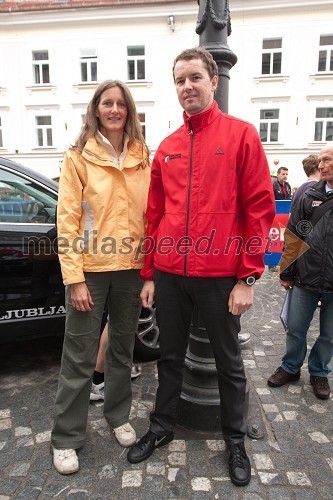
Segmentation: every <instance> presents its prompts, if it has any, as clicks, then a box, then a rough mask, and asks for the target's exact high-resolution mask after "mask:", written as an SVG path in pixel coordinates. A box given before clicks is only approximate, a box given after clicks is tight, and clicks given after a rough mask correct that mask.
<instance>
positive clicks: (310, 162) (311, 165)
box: [302, 155, 319, 177]
mask: <svg viewBox="0 0 333 500" xmlns="http://www.w3.org/2000/svg"><path fill="white" fill-rule="evenodd" d="M302 164H303V170H304V172H305V175H306V176H307V177H309V176H310V175H312V174H314V173H315V172H317V171H318V166H319V159H318V156H317V155H309V156H307V157H306V158H304V160H302Z"/></svg>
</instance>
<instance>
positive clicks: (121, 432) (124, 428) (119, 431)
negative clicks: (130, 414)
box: [113, 422, 136, 448]
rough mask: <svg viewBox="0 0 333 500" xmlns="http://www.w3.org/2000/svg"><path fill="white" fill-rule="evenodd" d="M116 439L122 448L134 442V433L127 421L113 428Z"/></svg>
mask: <svg viewBox="0 0 333 500" xmlns="http://www.w3.org/2000/svg"><path fill="white" fill-rule="evenodd" d="M113 432H114V435H115V436H116V440H117V441H118V443H119V444H120V446H122V447H123V448H129V447H130V446H133V444H135V443H136V433H135V430H134V429H133V427H132V426H131V424H130V423H129V422H126V424H123V425H120V426H119V427H116V428H115V429H113Z"/></svg>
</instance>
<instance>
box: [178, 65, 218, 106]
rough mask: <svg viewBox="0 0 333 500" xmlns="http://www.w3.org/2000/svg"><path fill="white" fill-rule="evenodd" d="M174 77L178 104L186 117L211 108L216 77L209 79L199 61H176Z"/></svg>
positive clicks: (205, 69)
mask: <svg viewBox="0 0 333 500" xmlns="http://www.w3.org/2000/svg"><path fill="white" fill-rule="evenodd" d="M174 77H175V84H176V90H177V96H178V100H179V103H180V105H181V106H182V108H183V109H184V110H185V113H186V114H187V115H188V116H192V115H196V114H197V113H201V112H202V111H206V110H207V109H209V108H210V107H211V105H212V103H213V100H214V92H215V90H216V87H217V82H218V77H217V76H213V78H210V76H209V73H208V70H207V68H206V66H205V64H204V62H203V61H202V60H201V59H191V60H189V61H187V60H185V59H183V60H180V61H177V63H176V65H175V68H174Z"/></svg>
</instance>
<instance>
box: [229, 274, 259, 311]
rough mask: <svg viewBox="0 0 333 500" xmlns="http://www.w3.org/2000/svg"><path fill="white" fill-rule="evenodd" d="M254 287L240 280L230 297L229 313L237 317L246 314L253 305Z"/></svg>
mask: <svg viewBox="0 0 333 500" xmlns="http://www.w3.org/2000/svg"><path fill="white" fill-rule="evenodd" d="M253 295H254V294H253V286H249V285H247V284H246V283H244V281H241V280H239V281H238V283H236V285H235V286H234V287H233V289H232V290H231V292H230V296H229V302H228V306H229V312H230V313H231V314H234V315H235V316H237V315H239V314H243V313H245V312H246V311H247V310H248V309H250V307H251V306H252V304H253Z"/></svg>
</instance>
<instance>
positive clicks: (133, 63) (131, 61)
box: [127, 45, 146, 80]
mask: <svg viewBox="0 0 333 500" xmlns="http://www.w3.org/2000/svg"><path fill="white" fill-rule="evenodd" d="M145 64H146V63H145V47H144V45H136V46H131V47H127V78H128V80H144V79H145V78H146V68H145Z"/></svg>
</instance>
